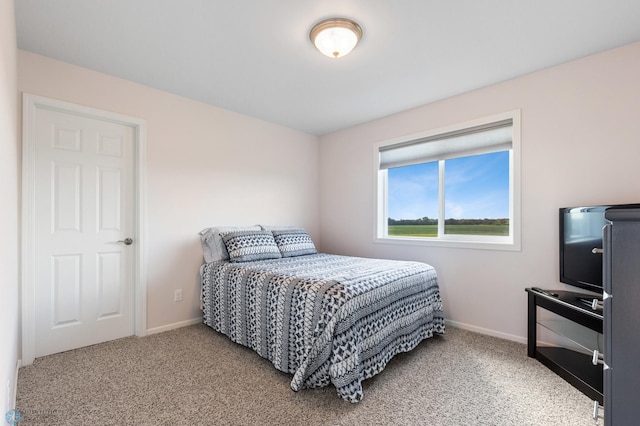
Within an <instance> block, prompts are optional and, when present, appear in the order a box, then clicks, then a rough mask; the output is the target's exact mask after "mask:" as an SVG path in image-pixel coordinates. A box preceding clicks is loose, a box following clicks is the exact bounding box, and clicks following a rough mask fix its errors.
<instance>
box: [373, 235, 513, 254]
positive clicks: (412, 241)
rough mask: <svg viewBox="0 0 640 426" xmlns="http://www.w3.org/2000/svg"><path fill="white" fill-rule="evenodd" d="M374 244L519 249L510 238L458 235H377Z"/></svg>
mask: <svg viewBox="0 0 640 426" xmlns="http://www.w3.org/2000/svg"><path fill="white" fill-rule="evenodd" d="M373 241H374V243H376V244H394V245H405V246H423V247H446V248H462V249H473V250H499V251H520V250H521V248H520V243H519V242H514V241H512V240H511V239H509V240H506V239H505V242H500V241H496V240H495V239H491V240H488V241H481V240H473V241H469V240H464V239H461V238H460V236H456V238H455V239H445V238H439V239H438V238H433V239H427V238H420V237H413V238H412V237H377V238H375V239H374V240H373Z"/></svg>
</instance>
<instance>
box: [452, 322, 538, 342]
mask: <svg viewBox="0 0 640 426" xmlns="http://www.w3.org/2000/svg"><path fill="white" fill-rule="evenodd" d="M444 322H445V324H447V325H450V326H452V327H456V328H462V329H463V330H469V331H473V332H475V333H480V334H486V335H487V336H493V337H499V338H500V339H505V340H511V341H513V342H518V343H524V344H526V343H527V339H526V337H521V336H516V335H514V334H507V333H501V332H499V331H495V330H490V329H488V328H482V327H476V326H475V325H469V324H464V323H461V322H458V321H452V320H444Z"/></svg>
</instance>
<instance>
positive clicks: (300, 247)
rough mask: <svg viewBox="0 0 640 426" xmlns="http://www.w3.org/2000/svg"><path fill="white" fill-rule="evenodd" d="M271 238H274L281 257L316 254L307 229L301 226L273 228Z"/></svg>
mask: <svg viewBox="0 0 640 426" xmlns="http://www.w3.org/2000/svg"><path fill="white" fill-rule="evenodd" d="M272 232H273V239H274V240H275V242H276V244H277V245H278V248H279V249H280V253H282V257H294V256H304V255H307V254H316V253H318V251H317V250H316V246H315V245H314V244H313V240H311V237H310V236H309V234H307V231H305V230H304V229H302V228H294V229H278V230H274V231H272Z"/></svg>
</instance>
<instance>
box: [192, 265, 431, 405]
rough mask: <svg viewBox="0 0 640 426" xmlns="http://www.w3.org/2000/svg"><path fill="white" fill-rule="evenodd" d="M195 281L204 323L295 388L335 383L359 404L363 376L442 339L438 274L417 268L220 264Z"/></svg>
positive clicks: (414, 266)
mask: <svg viewBox="0 0 640 426" xmlns="http://www.w3.org/2000/svg"><path fill="white" fill-rule="evenodd" d="M202 282H203V286H202V300H203V310H204V322H205V324H207V325H208V326H210V327H212V328H214V329H215V330H217V331H219V332H221V333H224V334H225V335H227V336H228V337H229V338H230V339H231V340H232V341H234V342H236V343H239V344H241V345H244V346H247V347H250V348H252V349H253V350H255V351H256V352H257V353H258V354H259V355H260V356H262V357H264V358H266V359H268V360H270V361H271V362H272V363H273V365H274V366H275V367H276V368H277V369H278V370H280V371H283V372H286V373H291V374H293V380H292V381H291V388H292V389H293V390H294V391H298V390H300V389H304V388H312V387H321V386H327V385H329V384H330V383H333V385H334V386H335V387H336V389H337V391H338V394H339V395H340V396H341V397H342V398H344V399H346V400H348V401H351V402H358V401H360V400H361V399H362V396H363V393H362V385H361V382H362V380H364V379H367V378H369V377H372V376H374V375H375V374H377V373H379V372H380V371H382V369H383V368H384V367H385V365H386V364H387V362H388V361H389V360H390V359H391V358H392V357H393V356H394V355H396V354H398V353H400V352H406V351H409V350H411V349H413V348H414V347H415V346H416V345H417V344H418V343H420V342H421V341H422V340H423V339H425V338H428V337H431V336H432V335H433V333H444V318H443V312H442V301H441V299H440V293H439V290H438V284H437V277H436V272H435V270H434V269H433V267H431V266H429V265H427V264H424V263H418V262H405V261H392V260H382V259H365V258H357V257H347V256H336V255H328V254H315V255H307V256H298V257H290V258H282V259H274V260H263V261H256V262H244V263H230V262H217V263H210V264H207V265H205V266H204V267H203V271H202Z"/></svg>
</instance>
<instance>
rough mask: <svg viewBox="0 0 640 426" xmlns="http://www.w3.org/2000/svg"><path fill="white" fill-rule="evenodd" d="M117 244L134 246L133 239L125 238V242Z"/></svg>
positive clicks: (120, 241)
mask: <svg viewBox="0 0 640 426" xmlns="http://www.w3.org/2000/svg"><path fill="white" fill-rule="evenodd" d="M116 243H124V245H126V246H130V245H131V244H133V238H125V239H124V240H119V241H116Z"/></svg>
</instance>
